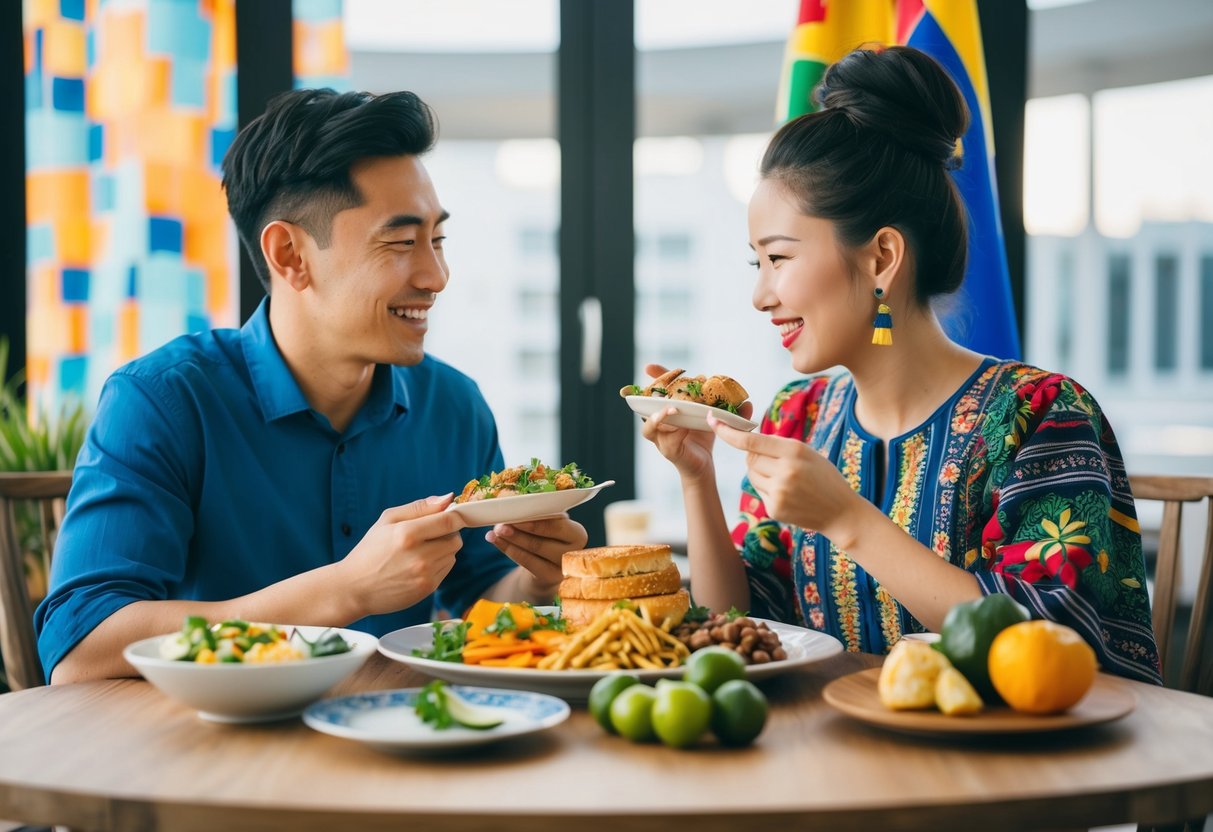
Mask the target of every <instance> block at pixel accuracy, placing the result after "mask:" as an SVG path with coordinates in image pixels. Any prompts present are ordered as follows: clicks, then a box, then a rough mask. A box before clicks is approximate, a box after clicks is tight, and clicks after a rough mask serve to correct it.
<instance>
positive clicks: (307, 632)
mask: <svg viewBox="0 0 1213 832" xmlns="http://www.w3.org/2000/svg"><path fill="white" fill-rule="evenodd" d="M284 629H286V628H284ZM289 629H297V630H299V632H300V633H302V634H303V636H304V637H306V638H307V639H308V640H312V639H315V638H316V636H318V635H320V634H321V633H323V632H325V631H327V630H333V629H335V628H333V627H291V628H289ZM337 632H338V633H340V634H341V637H342V638H343V639H345V640H346V641H347V642H349V644H350V646H351V648H352V649H351V650H350V651H349V652H348V653H338V654H337V655H335V656H321V657H319V658H314V659H313V658H308V659H300V660H299V661H291V662H278V663H274V662H267V663H265V664H236V663H223V662H220V663H218V664H198V663H196V662H183V661H173V660H171V659H162V658H160V642H161V641H163V640H164V639H166V638H175V637H176V635H177V633H170V634H168V635H164V636H153V637H152V638H145V639H143V640H142V641H136V642H135V643H134V644H131V645H130V646H128V647H127V648H126V649H125V650H123V651H122V657H123V658H125V659H126V660H127V661H128V662H130V663H131V664H132V665H134V667H135V669H136V670H138V671H139V672H140V673H141V674H143V678H145V679H147V680H148V681H149V682H151V683H152V684H153V685H155V686H156V687H158V688H160V690H161V691H163V692H164V693H165V694H166V695H168V696H169V697H171V698H173V699H176V700H177V701H179V702H182V703H184V704H186V705H189V706H190V707H191V708H196V709H197V710H198V715H199V716H200V717H202V718H203V719H209V720H212V721H214V722H265V721H269V720H274V719H285V718H287V717H292V716H296V715H298V714H299V713H300V712H301V711H302V710H303V709H304V708H305V707H307V706H308V705H309V704H310V703H312V702H314V701H315V700H317V699H319V698H320V697H321V695H323V694H324V692H325V691H327V690H328V689H329V688H331V687H332V686H333V685H335V684H337V683H338V682H340V681H341V680H342V679H344V678H346V677H347V676H349V675H350V674H351V673H353V672H354V671H355V670H357V669H358V668H360V667H362V664H363V662H365V661H366V660H367V657H369V656H370V655H371V654H372V653H374V652H375V648H376V647H378V645H379V639H378V638H376V637H375V636H373V635H371V634H370V633H361V632H358V631H357V630H337Z"/></svg>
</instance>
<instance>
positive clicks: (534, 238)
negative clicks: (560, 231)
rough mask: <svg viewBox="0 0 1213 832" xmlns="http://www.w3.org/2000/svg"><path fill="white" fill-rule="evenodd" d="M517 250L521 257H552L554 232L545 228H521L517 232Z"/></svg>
mask: <svg viewBox="0 0 1213 832" xmlns="http://www.w3.org/2000/svg"><path fill="white" fill-rule="evenodd" d="M518 251H519V253H521V254H522V256H523V257H553V256H555V253H556V232H554V231H551V230H548V229H546V228H523V229H522V230H520V231H519V232H518Z"/></svg>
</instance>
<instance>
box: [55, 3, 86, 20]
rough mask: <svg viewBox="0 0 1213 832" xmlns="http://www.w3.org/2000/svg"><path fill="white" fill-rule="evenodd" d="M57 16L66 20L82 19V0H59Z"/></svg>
mask: <svg viewBox="0 0 1213 832" xmlns="http://www.w3.org/2000/svg"><path fill="white" fill-rule="evenodd" d="M59 16H60V17H62V18H64V19H66V20H84V0H59Z"/></svg>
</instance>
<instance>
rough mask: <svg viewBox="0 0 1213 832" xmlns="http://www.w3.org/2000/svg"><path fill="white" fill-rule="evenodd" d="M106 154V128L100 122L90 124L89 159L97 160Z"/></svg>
mask: <svg viewBox="0 0 1213 832" xmlns="http://www.w3.org/2000/svg"><path fill="white" fill-rule="evenodd" d="M104 154H105V128H104V127H103V126H101V125H100V124H90V125H89V126H88V160H89V161H90V162H97V161H100V160H101V157H102V156H103V155H104Z"/></svg>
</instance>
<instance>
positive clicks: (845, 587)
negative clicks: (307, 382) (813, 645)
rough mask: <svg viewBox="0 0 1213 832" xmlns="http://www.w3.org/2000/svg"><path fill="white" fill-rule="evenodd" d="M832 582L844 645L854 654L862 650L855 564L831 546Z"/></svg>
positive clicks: (835, 608) (839, 628)
mask: <svg viewBox="0 0 1213 832" xmlns="http://www.w3.org/2000/svg"><path fill="white" fill-rule="evenodd" d="M830 580H831V582H832V585H833V587H834V593H833V594H834V598H833V600H834V610H835V612H836V613H837V616H838V630H839V634H840V636H841V638H842V644H843V646H844V647H846V648H847V650H848V651H850V652H852V653H858V652H859V650H860V646H861V645H860V635H861V633H860V623H859V593H858V592H857V591H856V589H855V564H854V563H853V562H852V561H851V559H850V558H849V557H847V556H846V555H845V554H844V553H842V552H840V551H838V548H837V547H836V546H834V545H833V544H830Z"/></svg>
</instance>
